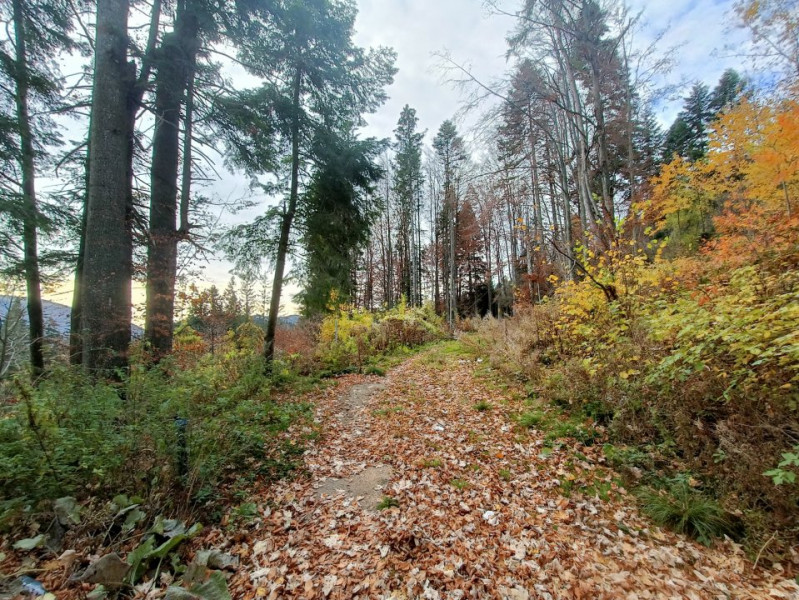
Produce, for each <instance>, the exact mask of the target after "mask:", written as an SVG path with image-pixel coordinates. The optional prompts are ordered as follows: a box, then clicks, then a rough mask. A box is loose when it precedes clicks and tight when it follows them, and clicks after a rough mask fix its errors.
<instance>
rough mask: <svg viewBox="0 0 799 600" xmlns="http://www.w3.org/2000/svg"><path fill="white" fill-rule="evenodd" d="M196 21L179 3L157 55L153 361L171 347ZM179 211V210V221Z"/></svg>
mask: <svg viewBox="0 0 799 600" xmlns="http://www.w3.org/2000/svg"><path fill="white" fill-rule="evenodd" d="M197 33H198V23H197V18H196V16H195V14H194V13H193V12H191V11H189V10H187V8H186V5H185V4H182V5H181V6H179V8H178V14H177V17H176V21H175V31H174V32H172V33H170V34H168V35H166V36H165V37H164V41H163V43H162V46H161V48H160V49H159V51H158V53H157V56H156V64H157V69H158V71H157V75H156V91H155V133H154V135H153V164H152V170H151V184H150V229H149V244H148V249H147V292H146V293H147V311H146V319H145V328H144V335H145V339H146V340H147V341H148V342H149V343H150V347H151V349H152V351H153V353H154V356H155V358H156V359H159V358H161V357H162V356H164V355H165V354H167V353H169V352H170V351H171V350H172V337H173V330H174V314H175V279H176V277H177V259H178V241H179V238H180V234H179V231H178V229H177V226H176V219H177V214H178V170H179V163H180V108H181V105H182V102H183V99H184V96H185V93H186V90H187V87H188V82H189V76H190V73H191V72H192V70H193V64H194V56H195V53H196V51H197ZM182 220H183V214H181V221H182Z"/></svg>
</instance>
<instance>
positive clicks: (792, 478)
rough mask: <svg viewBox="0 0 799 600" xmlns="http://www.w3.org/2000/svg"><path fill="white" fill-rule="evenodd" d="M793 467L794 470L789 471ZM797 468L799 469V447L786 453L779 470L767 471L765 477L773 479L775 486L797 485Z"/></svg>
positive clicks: (783, 455) (778, 466)
mask: <svg viewBox="0 0 799 600" xmlns="http://www.w3.org/2000/svg"><path fill="white" fill-rule="evenodd" d="M791 467H792V470H789V468H791ZM797 467H799V446H795V447H794V449H793V452H784V453H783V454H782V460H781V461H780V463H779V464H778V465H777V468H776V469H771V470H770V471H766V472H765V473H763V475H765V476H766V477H771V480H772V481H773V482H774V485H782V484H784V483H788V484H790V483H796V473H797V471H799V469H798V468H797Z"/></svg>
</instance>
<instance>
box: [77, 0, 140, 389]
mask: <svg viewBox="0 0 799 600" xmlns="http://www.w3.org/2000/svg"><path fill="white" fill-rule="evenodd" d="M128 9H129V1H128V0H98V2H97V37H96V41H95V71H94V86H93V92H92V116H91V126H90V132H89V147H90V148H91V155H90V156H89V193H88V202H87V216H86V254H85V260H84V285H85V289H86V290H91V293H88V294H84V295H83V298H84V303H83V311H82V315H81V321H82V327H81V329H82V330H83V349H84V356H83V358H84V364H85V366H86V368H87V369H88V370H89V371H90V372H92V373H94V374H96V375H101V374H107V373H110V372H111V371H113V370H114V369H125V368H126V367H127V364H128V345H129V343H130V327H131V276H132V254H133V242H132V237H131V222H130V219H131V206H130V200H131V173H130V165H131V162H132V161H131V148H132V138H133V129H132V122H131V119H130V118H129V115H130V114H131V112H132V111H133V110H135V109H133V108H132V104H133V100H134V99H133V97H132V96H133V94H132V91H133V81H134V75H135V65H134V64H132V63H129V62H128V60H127V48H128V34H127V30H128Z"/></svg>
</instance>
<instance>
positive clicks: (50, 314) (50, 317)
mask: <svg viewBox="0 0 799 600" xmlns="http://www.w3.org/2000/svg"><path fill="white" fill-rule="evenodd" d="M14 300H19V301H20V302H21V307H22V319H23V320H24V321H25V322H26V323H27V322H28V312H27V309H26V308H25V298H24V297H21V296H3V295H0V319H3V320H5V318H6V315H7V314H8V311H9V309H10V308H11V305H12V303H13V302H14ZM42 311H43V312H44V328H45V331H46V332H47V335H58V336H63V337H67V336H69V317H70V315H71V314H72V309H71V308H70V307H69V306H66V305H64V304H59V303H58V302H52V301H51V300H42ZM299 320H300V317H299V315H288V316H285V317H278V322H279V323H280V324H281V325H285V326H287V327H294V326H296V325H297V323H298V322H299ZM253 321H254V322H255V324H256V325H259V326H262V327H266V317H265V316H263V315H255V316H253ZM131 334H132V335H133V337H134V338H141V337H143V336H144V329H142V328H141V327H139V326H138V325H136V324H135V323H134V324H133V325H131Z"/></svg>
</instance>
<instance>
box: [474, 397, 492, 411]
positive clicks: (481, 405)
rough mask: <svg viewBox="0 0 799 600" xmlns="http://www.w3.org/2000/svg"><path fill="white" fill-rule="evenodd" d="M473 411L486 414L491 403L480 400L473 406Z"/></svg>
mask: <svg viewBox="0 0 799 600" xmlns="http://www.w3.org/2000/svg"><path fill="white" fill-rule="evenodd" d="M474 409H475V410H476V411H478V412H486V411H489V410H491V403H490V402H489V401H488V400H480V401H479V402H477V403H476V404H475V405H474Z"/></svg>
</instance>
